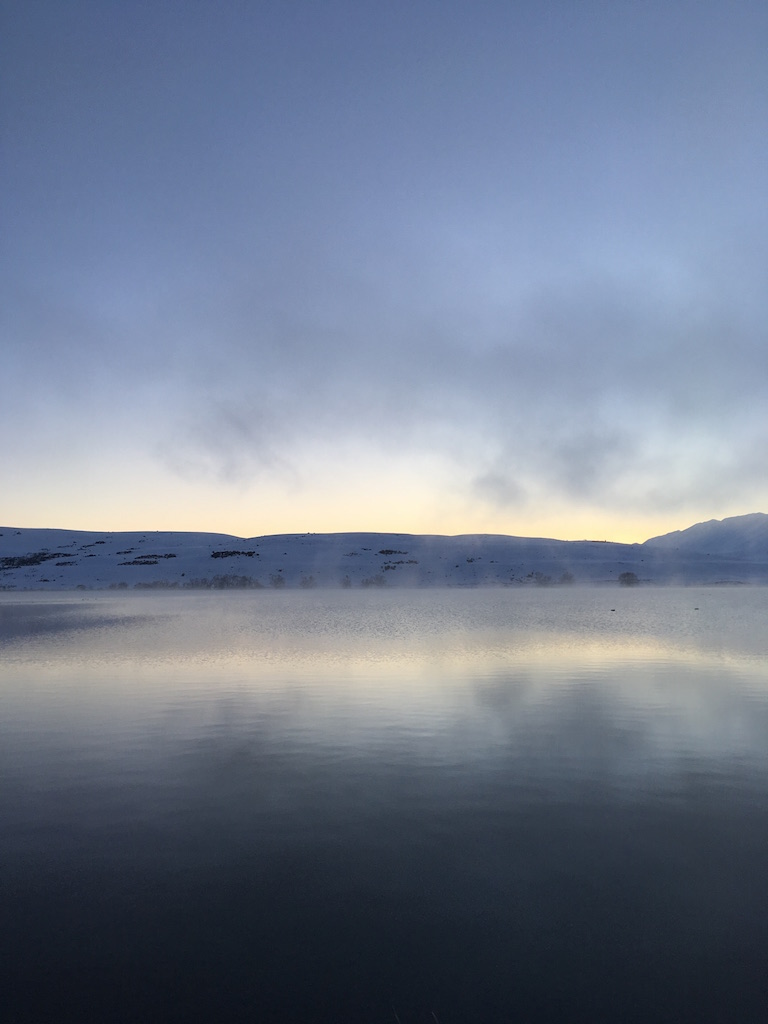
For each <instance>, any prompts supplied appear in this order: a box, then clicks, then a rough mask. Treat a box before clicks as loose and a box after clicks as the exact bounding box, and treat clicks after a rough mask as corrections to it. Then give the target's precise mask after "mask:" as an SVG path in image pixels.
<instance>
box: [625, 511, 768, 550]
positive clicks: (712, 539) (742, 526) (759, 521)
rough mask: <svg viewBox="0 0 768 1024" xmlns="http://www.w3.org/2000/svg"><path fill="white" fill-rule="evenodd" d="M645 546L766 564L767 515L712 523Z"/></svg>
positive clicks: (752, 514)
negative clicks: (764, 562)
mask: <svg viewBox="0 0 768 1024" xmlns="http://www.w3.org/2000/svg"><path fill="white" fill-rule="evenodd" d="M645 546H646V547H648V548H651V547H652V548H658V549H661V550H664V551H678V552H683V553H686V554H694V553H695V554H702V555H710V556H711V555H716V556H718V557H729V558H739V559H748V560H752V561H764V560H766V559H768V515H766V514H765V513H764V512H752V513H751V514H750V515H746V516H732V517H731V518H730V519H710V520H709V522H706V523H697V524H696V525H695V526H689V527H688V529H687V530H675V531H674V533H667V534H665V535H664V536H663V537H652V538H651V539H650V540H647V541H646V542H645Z"/></svg>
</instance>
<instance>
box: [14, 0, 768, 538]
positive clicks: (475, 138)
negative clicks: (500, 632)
mask: <svg viewBox="0 0 768 1024" xmlns="http://www.w3.org/2000/svg"><path fill="white" fill-rule="evenodd" d="M0 35H1V36H2V42H0V47H1V50H0V64H1V65H2V70H1V71H0V74H1V75H2V79H1V86H2V91H1V95H2V174H3V178H4V188H3V189H2V200H1V201H2V241H1V242H0V244H2V247H3V254H2V255H3V260H4V267H5V272H4V274H3V281H2V286H1V287H2V294H1V295H0V306H1V311H0V317H1V329H2V336H1V337H0V346H1V349H0V351H1V353H2V369H3V374H2V379H3V401H2V403H1V404H0V428H2V436H3V438H4V439H5V443H4V444H3V445H2V448H1V450H0V479H2V481H3V486H2V493H1V494H0V520H1V521H2V522H4V523H6V524H7V525H18V526H57V527H71V528H82V529H89V528H92V529H134V528H135V529H153V528H157V529H203V530H218V531H223V532H232V533H236V534H239V535H243V536H248V535H255V534H261V533H279V532H295V531H328V530H353V529H360V530H368V529H372V530H400V531H406V532H435V533H460V532H499V533H512V534H530V535H547V536H558V537H563V538H578V537H597V538H606V539H612V540H643V539H645V537H646V536H651V535H653V534H658V533H661V532H665V531H666V530H671V529H674V528H678V527H684V526H687V525H690V523H692V522H696V521H699V520H702V519H709V518H713V517H717V518H721V517H722V516H726V515H733V514H739V513H741V512H750V511H759V510H766V509H768V473H766V468H767V467H766V456H765V452H766V451H768V420H766V416H765V409H766V400H767V399H768V337H767V336H766V332H767V328H766V325H767V324H768V315H767V314H768V288H766V281H768V242H767V241H766V240H767V239H768V224H767V223H766V221H768V213H767V210H768V204H766V201H765V197H766V195H768V181H767V180H766V178H767V177H768V172H767V169H768V144H767V142H766V132H765V125H766V124H768V61H766V59H765V54H766V44H767V43H768V7H767V6H766V5H765V4H764V3H758V2H750V0H743V2H740V3H738V4H730V3H725V2H722V3H711V2H706V0H704V2H697V3H688V2H672V3H670V2H669V0H667V2H665V3H661V2H655V0H649V2H643V3H637V2H631V3H630V2H626V3H625V2H621V0H617V2H610V3H609V2H607V0H606V2H600V3H597V2H590V0H584V2H580V3H573V2H547V0H543V2H536V3H534V2H530V3H529V2H522V0H521V2H518V3H509V2H506V3H473V4H469V3H425V2H421V0H415V2H411V3H408V4H405V3H399V2H395V3H392V4H389V5H380V4H374V3H367V2H364V0H363V2H360V0H358V2H354V3H353V2H328V3H323V4H319V3H302V2H295V3H286V2H281V3H277V2H275V3H271V2H262V3H244V2H230V3H227V2H225V3H222V4H213V3H207V2H185V3H180V2H179V3H173V2H170V3H137V2H120V3H117V2H108V0H100V2H81V0H72V2H68V3H53V2H45V0H41V2H37V3H35V2H29V0H27V2H24V3H21V2H17V0H10V2H9V3H6V4H5V5H4V15H3V27H2V32H1V33H0Z"/></svg>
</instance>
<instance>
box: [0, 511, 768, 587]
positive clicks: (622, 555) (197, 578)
mask: <svg viewBox="0 0 768 1024" xmlns="http://www.w3.org/2000/svg"><path fill="white" fill-rule="evenodd" d="M622 573H634V574H635V576H637V578H638V579H639V580H640V581H641V582H653V583H672V582H681V583H718V582H752V583H768V516H766V515H763V514H762V513H755V514H754V515H750V516H740V517H737V518H735V519H728V520H724V521H723V522H722V523H716V522H713V523H702V524H699V525H698V526H694V527H692V528H691V529H690V530H684V531H682V532H677V533H674V534H668V535H667V536H665V537H656V538H652V539H651V540H649V541H646V543H645V544H613V543H610V542H604V541H557V540H546V539H543V538H525V537H506V536H496V535H465V536H458V537H440V536H423V535H412V534H401V533H398V534H394V533H333V534H285V535H277V536H268V537H252V538H247V539H246V538H242V537H231V536H229V535H226V534H215V533H170V532H146V533H86V532H81V531H73V530H37V529H33V530H25V529H18V528H12V527H11V528H9V527H6V528H0V589H3V590H24V589H33V590H70V589H76V588H78V587H79V588H114V587H117V588H121V589H123V588H132V589H133V588H154V587H189V588H196V587H214V588H228V587H257V586H262V587H270V586H271V587H276V588H280V587H284V586H287V587H314V586H319V587H329V586H330V587H339V586H346V587H377V586H387V587H393V586H477V585H506V586H524V585H545V584H567V583H573V582H575V583H610V582H616V581H618V580H619V577H620V576H621V574H622Z"/></svg>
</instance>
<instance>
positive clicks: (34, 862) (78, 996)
mask: <svg viewBox="0 0 768 1024" xmlns="http://www.w3.org/2000/svg"><path fill="white" fill-rule="evenodd" d="M766 613H768V591H766V590H764V589H761V588H686V589H683V588H681V589H676V588H673V589H664V590H654V589H651V588H648V589H643V588H638V589H636V590H622V589H619V588H615V589H610V590H609V589H590V590H580V589H576V590H574V589H572V588H568V589H566V590H562V589H560V590H537V591H535V592H533V591H526V592H520V591H510V590H504V591H430V592H399V593H385V592H366V593H360V592H344V591H339V592H336V591H334V592H320V591H317V592H310V593H307V592H296V591H294V592H279V593H277V592H256V593H240V594H227V593H224V594H172V595H156V594H155V595H150V594H143V595H137V594H129V595H126V596H121V597H115V596H112V595H110V596H107V595H88V596H87V598H84V597H83V596H82V595H77V596H75V595H56V596H55V597H52V596H51V595H50V594H47V595H40V596H36V595H13V597H11V596H10V595H2V596H0V775H2V779H3V785H2V787H0V820H2V822H3V828H2V831H1V832H0V892H1V894H2V904H3V909H4V913H3V927H2V929H0V965H1V966H0V971H1V972H2V975H3V977H2V991H3V992H4V993H5V994H7V995H4V1001H5V1002H6V1006H7V1011H6V1012H7V1016H6V1019H8V1020H11V1021H16V1022H22V1021H24V1022H27V1021H42V1020H51V1021H53V1020H56V1021H79V1022H83V1021H94V1022H95V1021H100V1022H101V1021H105V1020H108V1021H136V1020H140V1019H157V1020H164V1021H197V1020H199V1021H210V1020H248V1021H251V1020H259V1021H275V1022H276V1021H286V1020H305V1021H317V1022H325V1021H328V1022H330V1021H355V1022H357V1021H370V1022H377V1021H390V1022H391V1021H394V1020H400V1021H401V1024H406V1022H421V1021H425V1022H427V1021H433V1020H434V1019H437V1020H438V1021H439V1022H440V1024H446V1022H457V1024H458V1022H465V1021H466V1022H478V1024H479V1022H488V1021H529V1022H544V1021H563V1020H568V1021H576V1022H580V1021H584V1022H586V1021H590V1022H592V1024H594V1022H603V1021H604V1022H609V1021H610V1022H614V1021H617V1020H622V1021H637V1022H638V1024H639V1022H641V1021H642V1022H643V1024H646V1022H648V1021H670V1022H671V1021H681V1020H691V1021H705V1022H706V1021H713V1022H714V1021H723V1020H739V1021H763V1020H764V1015H765V1011H764V1008H765V1005H766V997H767V996H768V991H767V989H768V984H767V982H766V972H765V964H766V962H767V961H768V923H767V922H768V892H767V891H766V886H765V884H764V878H765V865H766V850H768V799H766V798H767V797H768V742H766V741H767V740H768V687H767V686H766V678H767V677H768V673H766V668H767V667H768V641H767V640H766V638H765V628H764V625H765V622H766Z"/></svg>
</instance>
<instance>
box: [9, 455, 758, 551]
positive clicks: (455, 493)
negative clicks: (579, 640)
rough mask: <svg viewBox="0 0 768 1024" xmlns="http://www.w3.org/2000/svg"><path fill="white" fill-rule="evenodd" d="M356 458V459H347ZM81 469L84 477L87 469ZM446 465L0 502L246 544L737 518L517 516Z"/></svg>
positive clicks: (152, 478)
mask: <svg viewBox="0 0 768 1024" xmlns="http://www.w3.org/2000/svg"><path fill="white" fill-rule="evenodd" d="M353 456H354V457H353ZM89 470H90V471H89ZM454 475H455V468H453V467H452V466H451V465H450V464H449V463H448V462H447V461H445V460H440V459H437V458H435V457H432V456H424V457H423V458H421V459H417V458H413V457H411V458H409V459H407V460H399V459H398V457H397V456H396V455H393V456H392V457H391V458H390V459H381V458H378V459H376V458H371V457H368V458H366V457H363V456H362V455H360V454H359V453H352V452H350V451H347V452H346V453H343V454H339V457H338V458H337V459H335V460H330V459H329V458H328V457H327V453H326V457H324V458H320V457H318V458H316V459H314V460H311V461H309V460H308V461H307V462H306V463H305V465H304V466H303V467H302V470H301V472H298V471H297V472H296V474H295V475H294V476H290V475H283V476H282V477H276V476H272V477H264V478H263V479H261V480H259V481H256V482H254V481H253V480H249V481H243V480H234V481H233V480H216V479H211V477H210V476H203V475H202V474H201V475H199V476H197V477H190V478H183V477H180V476H178V475H175V474H171V473H170V472H167V471H166V470H164V468H163V467H162V466H161V465H160V464H158V463H156V462H147V461H146V460H136V461H131V459H130V458H124V459H123V460H122V461H120V460H119V459H116V460H115V462H114V464H112V465H110V466H104V465H103V464H102V463H97V462H96V460H94V463H93V465H92V466H88V465H87V464H85V465H82V464H81V467H80V472H78V473H77V474H75V473H73V472H72V471H71V469H70V468H69V467H67V466H66V465H63V466H61V467H51V470H50V472H49V473H47V474H46V475H45V479H44V480H43V479H41V478H40V477H39V476H38V477H37V478H33V477H32V475H31V473H30V476H29V478H28V479H27V480H21V479H20V480H19V484H20V486H19V487H18V488H17V489H16V490H15V493H13V492H12V493H10V494H8V495H7V496H6V497H5V500H4V502H3V506H2V509H0V516H2V523H1V524H0V525H3V526H6V527H37V528H55V529H71V530H92V531H96V532H100V531H101V532H103V531H134V530H140V531H150V530H169V531H190V532H205V533H222V534H230V535H232V536H236V537H255V536H265V535H269V534H282V533H346V532H371V533H414V534H443V535H456V534H473V533H485V534H503V535H508V536H518V537H546V538H553V539H559V540H605V541H614V542H621V543H630V544H631V543H641V542H642V541H645V540H647V539H648V538H649V537H653V536H658V535H660V534H664V533H669V532H671V531H672V530H678V529H685V528H687V527H688V526H692V525H693V524H694V523H696V522H701V521H703V520H706V519H713V518H717V519H722V518H725V517H726V516H730V515H740V514H742V513H744V512H745V511H756V510H755V509H743V508H734V507H728V506H723V507H719V508H715V509H693V508H692V509H688V510H685V509H684V510H682V511H680V510H678V511H676V512H675V513H671V512H659V513H656V514H641V513H627V511H626V510H625V509H622V508H616V509H611V508H608V507H599V506H597V505H595V506H592V507H589V506H587V505H584V504H582V505H579V506H576V505H571V506H568V505H566V504H564V503H563V501H562V499H560V498H558V497H556V496H550V497H547V496H542V497H541V499H540V500H539V501H537V502H536V503H535V505H534V504H533V503H531V504H530V505H528V506H521V507H519V508H509V509H499V508H493V507H492V506H490V505H489V504H488V503H486V502H484V501H483V500H482V499H481V498H480V497H471V496H468V494H467V490H466V486H465V482H464V481H456V480H455V479H454Z"/></svg>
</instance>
